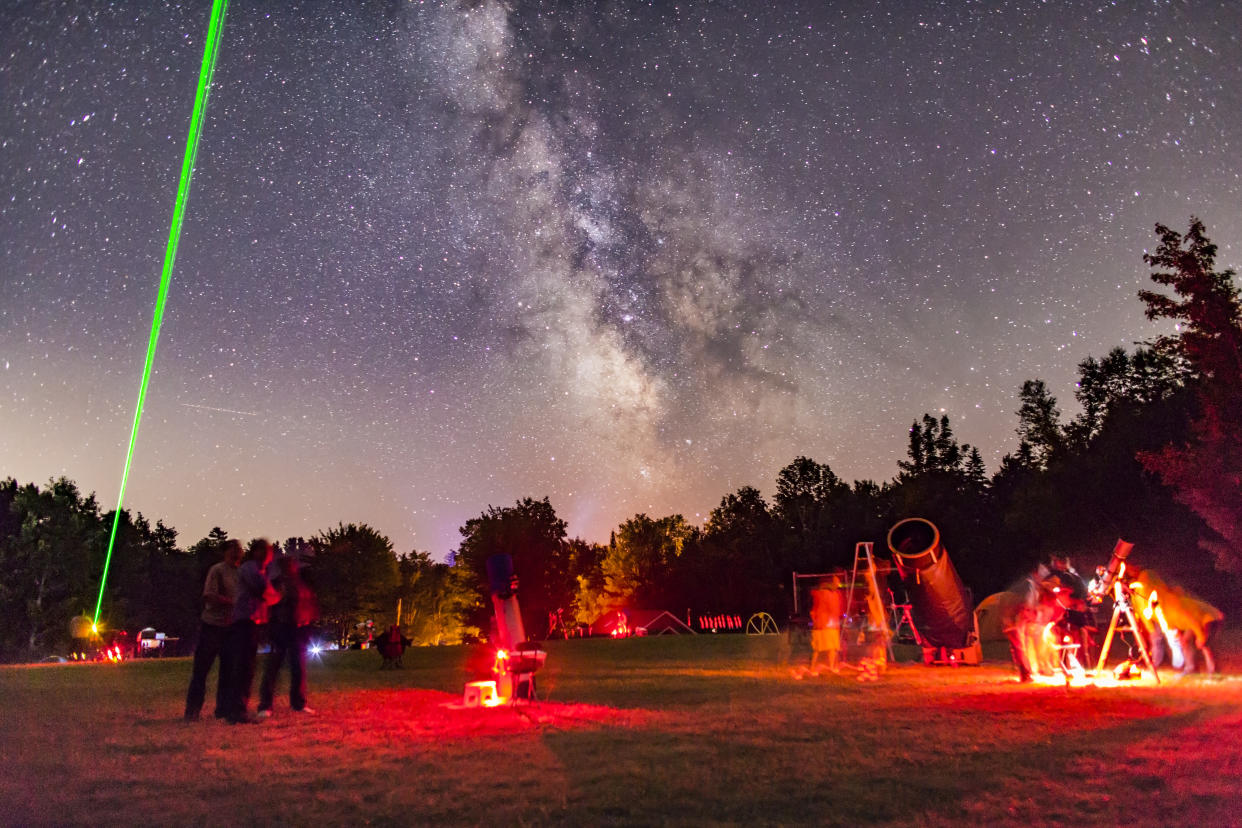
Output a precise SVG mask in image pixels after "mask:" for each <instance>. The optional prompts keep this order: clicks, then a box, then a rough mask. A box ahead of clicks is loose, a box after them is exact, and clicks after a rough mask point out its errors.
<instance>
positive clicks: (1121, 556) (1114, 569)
mask: <svg viewBox="0 0 1242 828" xmlns="http://www.w3.org/2000/svg"><path fill="white" fill-rule="evenodd" d="M1133 548H1134V544H1132V543H1127V542H1126V541H1123V540H1121V539H1120V538H1118V539H1117V545H1116V546H1114V547H1113V554H1112V556H1111V557H1110V558H1109V559H1108V565H1107V566H1101V567H1099V568H1097V569H1096V570H1095V580H1093V581H1092V582H1091V583H1090V584H1089V585H1088V586H1087V592H1088V594H1089V595H1090V596H1091V603H1093V604H1098V603H1100V602H1101V601H1103V600H1104V598H1105V596H1107V595H1108V594H1109V593H1110V592H1112V589H1113V584H1115V583H1116V582H1117V579H1118V578H1120V577H1121V576H1122V575H1123V574H1124V573H1125V571H1126V558H1128V557H1130V550H1131V549H1133Z"/></svg>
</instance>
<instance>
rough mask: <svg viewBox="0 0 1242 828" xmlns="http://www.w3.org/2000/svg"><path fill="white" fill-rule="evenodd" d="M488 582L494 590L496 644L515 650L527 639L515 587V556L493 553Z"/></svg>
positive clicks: (504, 648) (488, 571)
mask: <svg viewBox="0 0 1242 828" xmlns="http://www.w3.org/2000/svg"><path fill="white" fill-rule="evenodd" d="M487 582H488V586H489V587H490V588H491V592H492V610H493V611H494V612H495V617H496V637H497V640H496V644H497V646H499V647H500V649H502V650H513V649H515V648H516V647H517V645H518V644H521V643H522V642H523V641H525V640H526V630H525V629H524V628H523V626H522V611H521V609H520V608H519V607H518V599H517V592H516V590H515V589H514V586H515V584H514V578H513V558H511V557H510V556H508V555H504V554H500V555H492V556H491V557H490V558H488V559H487Z"/></svg>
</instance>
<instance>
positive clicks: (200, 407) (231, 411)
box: [182, 403, 259, 417]
mask: <svg viewBox="0 0 1242 828" xmlns="http://www.w3.org/2000/svg"><path fill="white" fill-rule="evenodd" d="M182 405H183V406H184V407H186V408H197V409H198V410H199V411H219V412H221V413H222V414H241V415H243V416H246V417H257V416H259V412H257V411H236V410H234V409H232V408H216V407H215V406H211V405H195V404H194V403H182Z"/></svg>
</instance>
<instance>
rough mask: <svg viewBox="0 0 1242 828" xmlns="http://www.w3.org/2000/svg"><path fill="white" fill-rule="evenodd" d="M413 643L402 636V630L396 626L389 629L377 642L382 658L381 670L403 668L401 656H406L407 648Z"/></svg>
mask: <svg viewBox="0 0 1242 828" xmlns="http://www.w3.org/2000/svg"><path fill="white" fill-rule="evenodd" d="M411 643H413V642H411V641H410V639H408V638H406V637H405V636H404V635H402V634H401V629H400V627H398V626H397V625H396V624H393V625H392V626H391V627H389V628H388V631H387V632H385V633H384V634H383V635H382V636H380V638H379V640H378V642H377V648H378V649H379V653H380V658H381V659H383V660H382V661H381V662H380V669H381V670H385V669H396V668H398V667H401V666H402V664H401V656H402V655H404V654H405V648H406V647H409V646H410V644H411Z"/></svg>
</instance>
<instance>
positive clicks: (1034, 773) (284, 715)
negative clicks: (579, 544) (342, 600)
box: [0, 636, 1242, 826]
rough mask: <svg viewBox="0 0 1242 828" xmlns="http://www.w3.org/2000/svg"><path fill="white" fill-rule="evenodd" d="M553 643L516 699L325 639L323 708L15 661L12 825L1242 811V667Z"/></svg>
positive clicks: (1006, 818)
mask: <svg viewBox="0 0 1242 828" xmlns="http://www.w3.org/2000/svg"><path fill="white" fill-rule="evenodd" d="M1231 643H1236V642H1229V641H1227V642H1226V646H1225V647H1224V648H1223V649H1224V651H1225V652H1224V657H1223V658H1222V659H1221V661H1222V663H1223V664H1224V665H1225V667H1226V669H1229V665H1231V664H1237V663H1242V659H1239V658H1237V657H1236V656H1234V657H1231V655H1232V654H1233V653H1237V652H1239V651H1240V650H1242V648H1239V647H1236V646H1234V647H1230V646H1228V645H1229V644H1231ZM549 649H550V655H549V658H548V666H547V667H546V668H545V670H544V672H543V673H541V674H540V693H541V695H542V696H543V699H542V701H541V702H539V703H537V704H534V705H530V706H522V707H517V708H509V707H502V708H495V709H455V708H454V707H452V706H450V704H451V703H453V702H457V701H460V697H461V689H462V683H463V681H464V679H465V669H466V663H467V661H468V660H469V654H468V653H467V652H466V651H465V650H463V649H459V648H440V649H424V650H414V651H410V652H409V653H407V655H406V659H405V669H403V670H399V671H382V672H381V671H380V670H379V669H378V662H379V658H378V656H377V655H375V654H374V653H371V652H348V653H331V654H327V655H326V656H325V657H324V658H323V660H322V661H320V662H317V663H314V664H313V665H312V669H311V704H312V705H313V706H314V707H315V708H316V709H317V711H318V713H317V715H315V716H313V717H304V716H295V715H294V714H292V713H291V712H290V711H289V710H288V706H287V702H286V701H285V700H279V701H278V702H277V706H276V710H275V714H276V715H275V716H274V717H273V718H272V719H271V720H270V721H268V722H267V723H265V724H263V725H260V726H257V727H229V726H228V725H225V724H222V723H220V722H217V721H214V720H211V719H210V717H209V718H208V719H207V720H205V721H202V722H197V723H186V722H183V721H182V720H181V710H182V704H183V698H184V692H185V685H186V682H187V680H188V676H189V661H188V660H186V659H168V660H157V661H145V662H130V663H126V664H121V665H75V664H67V665H46V666H43V665H41V666H32V667H14V668H4V669H0V803H2V805H0V807H2V808H3V810H2V811H0V822H3V823H4V824H22V825H27V824H44V823H56V824H86V823H89V824H92V825H100V824H104V825H106V824H125V825H133V824H188V825H197V824H212V825H214V824H226V823H233V824H236V823H242V824H260V823H263V824H269V823H285V824H323V823H330V824H351V825H352V824H379V825H410V824H471V825H475V824H478V825H482V824H486V825H493V824H518V825H545V824H564V825H602V824H626V825H705V824H706V825H713V824H734V825H736V824H809V825H859V824H885V823H889V824H920V825H950V824H952V825H959V824H961V823H962V821H963V820H967V821H969V822H973V823H976V824H982V825H1014V826H1017V825H1030V824H1067V825H1070V824H1072V825H1092V824H1108V825H1115V824H1121V823H1127V824H1140V825H1170V824H1181V825H1220V824H1239V823H1240V822H1242V806H1239V802H1240V801H1242V800H1240V798H1239V796H1238V782H1237V780H1238V779H1239V773H1240V772H1242V727H1240V725H1242V704H1240V702H1242V676H1238V675H1225V676H1224V677H1220V678H1217V679H1214V680H1209V679H1203V678H1190V679H1184V680H1181V681H1173V680H1168V681H1166V683H1165V684H1164V685H1163V686H1160V687H1151V686H1130V687H1116V688H1104V687H1082V688H1072V689H1067V688H1065V687H1063V686H1057V687H1053V686H1048V687H1045V686H1029V685H1027V686H1021V685H1018V684H1017V683H1016V682H1014V681H1013V677H1012V673H1011V671H1010V670H1009V669H1008V668H1007V666H1005V665H1004V664H1003V663H999V662H997V663H992V664H988V665H985V666H982V667H963V668H958V669H949V668H925V667H922V666H917V665H913V664H910V665H899V666H897V667H895V668H894V669H891V670H890V671H889V673H888V674H887V675H886V676H884V677H883V678H882V679H881V680H880V682H879V683H877V684H859V683H858V682H855V681H853V680H852V679H851V678H850V677H849V676H844V675H843V676H833V677H822V678H817V679H816V678H812V679H806V680H801V681H799V680H795V679H794V678H793V677H792V676H791V672H790V669H789V665H788V663H787V662H786V663H783V660H784V659H787V658H788V654H787V653H786V654H784V656H783V655H782V653H781V651H780V647H779V642H778V641H777V640H776V639H775V638H766V639H763V638H745V637H742V636H727V637H725V636H720V637H710V636H698V637H689V636H687V637H682V638H674V637H664V638H658V639H633V640H629V641H599V640H597V641H571V642H560V643H553V644H552V645H550V647H549ZM798 656H799V654H795V657H798ZM211 689H212V690H214V688H211ZM206 710H207V712H208V713H210V710H211V699H210V697H209V699H208V704H207V708H206Z"/></svg>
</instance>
